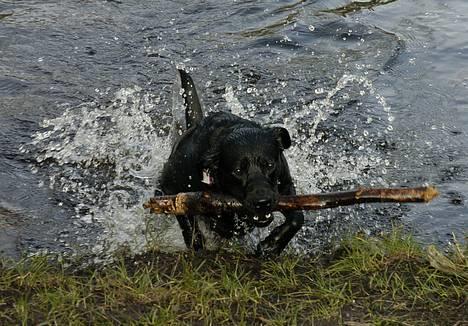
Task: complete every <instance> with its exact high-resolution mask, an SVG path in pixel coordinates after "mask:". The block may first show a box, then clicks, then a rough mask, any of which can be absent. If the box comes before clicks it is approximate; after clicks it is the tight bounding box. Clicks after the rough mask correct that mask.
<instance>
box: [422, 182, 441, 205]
mask: <svg viewBox="0 0 468 326" xmlns="http://www.w3.org/2000/svg"><path fill="white" fill-rule="evenodd" d="M438 195H439V192H438V191H437V189H436V188H435V187H433V186H429V187H426V191H425V192H424V194H423V199H424V202H426V203H428V202H430V201H431V200H433V199H434V198H435V197H437V196H438Z"/></svg>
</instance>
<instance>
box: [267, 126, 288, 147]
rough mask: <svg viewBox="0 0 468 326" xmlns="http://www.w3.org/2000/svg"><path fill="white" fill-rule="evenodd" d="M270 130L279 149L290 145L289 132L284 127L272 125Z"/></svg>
mask: <svg viewBox="0 0 468 326" xmlns="http://www.w3.org/2000/svg"><path fill="white" fill-rule="evenodd" d="M272 131H273V134H274V135H275V137H276V140H277V141H278V143H279V145H280V147H281V149H288V148H289V147H291V137H290V136H289V132H288V130H286V128H283V127H274V128H272Z"/></svg>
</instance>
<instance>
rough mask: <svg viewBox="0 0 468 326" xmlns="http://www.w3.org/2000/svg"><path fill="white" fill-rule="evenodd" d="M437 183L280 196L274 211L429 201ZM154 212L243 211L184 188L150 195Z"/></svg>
mask: <svg viewBox="0 0 468 326" xmlns="http://www.w3.org/2000/svg"><path fill="white" fill-rule="evenodd" d="M438 194H439V193H438V191H437V189H436V188H434V187H431V186H429V187H418V188H374V189H372V188H360V189H357V190H353V191H343V192H333V193H324V194H311V195H295V196H280V197H279V200H278V204H277V206H276V207H275V209H273V210H274V211H288V210H306V211H307V210H318V209H325V208H332V207H338V206H347V205H355V204H363V203H384V202H387V203H427V202H429V201H431V200H432V199H433V198H434V197H436V196H437V195H438ZM143 206H144V207H145V208H149V209H150V210H151V212H153V213H158V214H160V213H166V214H173V215H186V214H191V215H200V214H221V213H223V212H242V211H243V207H242V204H241V203H240V202H239V201H237V200H236V199H234V198H232V197H230V196H226V195H222V194H217V193H210V192H185V193H179V194H177V195H170V196H159V197H153V198H151V199H150V200H149V201H148V202H147V203H145V204H144V205H143Z"/></svg>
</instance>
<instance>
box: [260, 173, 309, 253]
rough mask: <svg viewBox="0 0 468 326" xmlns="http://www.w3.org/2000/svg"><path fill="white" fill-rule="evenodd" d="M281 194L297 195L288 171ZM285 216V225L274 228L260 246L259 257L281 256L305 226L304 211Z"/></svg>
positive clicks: (288, 213) (285, 174)
mask: <svg viewBox="0 0 468 326" xmlns="http://www.w3.org/2000/svg"><path fill="white" fill-rule="evenodd" d="M279 193H280V194H282V195H295V194H296V189H295V187H294V184H293V182H292V179H291V176H290V174H289V171H288V170H285V173H284V175H283V178H282V182H281V184H280V188H279ZM284 216H285V218H286V220H285V221H284V223H283V224H281V225H280V226H277V227H276V228H274V229H273V231H271V233H270V234H269V235H268V236H267V237H266V238H265V240H263V241H262V242H260V243H259V244H258V246H257V255H258V256H261V257H271V256H277V255H279V254H280V253H281V252H282V251H283V249H284V248H285V247H286V246H287V245H288V243H289V241H291V239H292V238H293V237H294V236H295V235H296V233H297V231H299V230H300V229H301V227H302V225H303V224H304V213H303V212H302V211H291V212H285V213H284Z"/></svg>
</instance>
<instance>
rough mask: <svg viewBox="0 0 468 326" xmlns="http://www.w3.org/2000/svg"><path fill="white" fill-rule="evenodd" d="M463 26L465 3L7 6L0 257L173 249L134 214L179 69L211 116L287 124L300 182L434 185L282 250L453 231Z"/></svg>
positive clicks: (447, 235) (151, 223) (162, 154)
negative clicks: (396, 230)
mask: <svg viewBox="0 0 468 326" xmlns="http://www.w3.org/2000/svg"><path fill="white" fill-rule="evenodd" d="M466 21H468V3H467V2H466V1H463V0H453V1H447V2H445V3H441V2H440V1H436V0H415V1H411V2H409V1H388V0H387V1H383V0H382V1H378V0H373V1H367V2H366V1H361V2H350V1H332V0H328V1H224V2H222V1H203V2H199V3H194V2H193V1H170V2H169V1H149V0H147V1H146V0H129V1H117V0H113V1H110V0H109V1H98V0H93V1H74V0H73V1H72V0H64V1H43V0H41V1H13V0H11V1H5V0H0V252H2V254H3V255H6V256H10V257H14V258H17V257H19V256H20V255H21V254H22V253H26V254H36V253H41V252H56V253H57V252H58V253H63V254H72V255H75V254H76V255H91V256H93V257H102V256H106V255H108V254H111V253H112V252H114V251H115V250H120V249H122V247H126V248H128V249H129V250H130V251H132V252H138V251H141V250H144V248H145V246H146V245H147V244H148V243H157V244H159V245H160V246H161V249H168V250H169V249H170V248H183V244H182V240H181V236H180V234H179V233H178V230H177V228H176V226H175V225H174V223H173V222H174V219H173V218H170V217H163V216H151V215H149V214H148V213H147V212H145V211H144V210H143V209H142V207H141V205H142V203H143V202H144V201H145V200H146V199H147V198H148V197H150V196H151V195H152V193H153V191H154V188H157V186H158V185H157V177H158V174H159V172H160V170H161V167H162V164H163V163H164V161H165V159H166V158H167V156H168V154H169V150H170V144H171V127H172V125H173V120H174V119H175V120H178V119H180V114H181V109H180V106H179V103H178V100H177V99H178V97H177V95H178V90H177V88H176V87H174V83H175V82H176V77H175V76H176V70H175V68H176V67H183V68H185V69H187V70H188V71H190V72H191V74H192V75H193V78H194V80H195V82H196V83H197V85H198V88H199V91H200V92H201V93H202V97H203V102H204V105H205V110H206V111H216V110H230V111H232V112H234V113H237V114H239V115H241V116H243V117H246V118H250V119H254V120H256V121H259V122H262V123H267V124H277V125H283V126H285V127H286V128H288V130H289V131H290V133H291V136H292V138H293V146H292V148H291V149H289V150H288V151H287V153H286V156H287V158H288V160H289V162H290V165H291V170H292V173H293V175H294V177H295V179H296V183H297V186H298V189H299V192H301V193H309V192H319V191H335V190H347V189H352V188H355V187H357V186H374V187H380V186H386V187H387V186H419V185H424V184H433V185H436V186H437V187H438V189H439V190H440V192H441V195H440V196H439V197H438V198H437V199H436V200H435V201H433V202H432V203H430V204H414V205H401V206H400V205H374V204H373V205H361V206H359V207H346V208H338V209H333V210H325V211H320V212H313V213H308V214H307V223H306V224H307V226H306V227H304V229H303V231H302V232H301V233H300V234H299V235H298V236H297V237H296V239H295V240H294V242H293V243H292V244H291V246H290V250H293V251H296V252H301V253H308V252H315V251H317V250H324V249H325V248H327V247H329V246H330V245H332V244H333V243H335V242H336V240H339V239H340V238H342V237H343V236H345V235H346V234H348V233H349V232H358V231H359V232H365V233H367V234H375V233H380V232H382V231H386V230H389V229H390V228H391V226H392V225H403V226H404V227H405V228H406V229H407V230H409V231H410V232H412V233H414V234H415V235H416V236H417V237H418V239H419V240H420V241H421V242H422V243H436V244H438V245H441V246H446V245H447V244H448V243H450V242H452V241H453V236H454V235H455V236H456V237H457V239H458V240H460V241H461V240H463V237H464V236H465V235H466V234H467V231H468V208H467V202H466V198H467V196H468V184H467V180H468V154H467V153H468V140H467V139H468V137H467V132H468V65H466V62H467V59H468V36H467V35H468V24H466ZM276 217H277V220H281V216H280V214H278V216H276ZM264 235H265V231H264V230H257V231H255V232H254V233H253V234H252V235H251V236H249V237H247V238H246V239H243V240H242V241H244V242H245V244H246V245H247V246H249V245H251V244H252V243H255V242H256V241H258V239H259V238H261V237H262V236H264Z"/></svg>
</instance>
